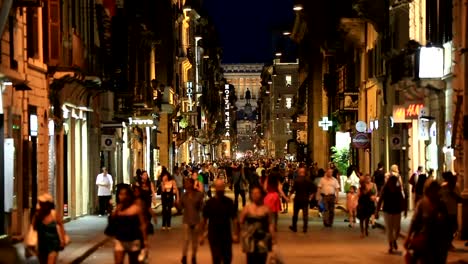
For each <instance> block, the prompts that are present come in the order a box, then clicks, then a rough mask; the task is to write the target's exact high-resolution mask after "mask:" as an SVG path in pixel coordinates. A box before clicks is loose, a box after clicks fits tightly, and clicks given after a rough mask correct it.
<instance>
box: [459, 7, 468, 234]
mask: <svg viewBox="0 0 468 264" xmlns="http://www.w3.org/2000/svg"><path fill="white" fill-rule="evenodd" d="M458 7H459V8H460V9H461V11H462V12H458V14H461V18H460V23H461V25H462V26H461V28H462V30H461V32H462V35H463V36H462V41H461V44H462V45H461V46H462V47H464V48H465V49H466V48H468V32H467V31H468V0H463V4H462V3H461V0H460V4H459V5H458ZM461 60H462V61H461V64H460V65H461V66H460V67H461V73H462V74H460V75H459V78H461V80H460V84H461V87H463V88H464V95H463V97H464V99H463V112H464V113H463V114H464V118H463V119H464V120H467V119H468V80H467V78H468V77H467V76H468V65H467V63H468V52H466V51H465V52H464V53H463V54H462V59H461ZM465 125H466V124H465ZM464 129H468V128H467V127H466V126H465V127H464ZM463 132H464V134H465V133H466V132H465V131H463ZM467 152H468V138H467V137H466V136H465V137H464V138H463V173H462V175H463V179H464V180H463V192H462V196H463V198H464V201H463V207H462V208H463V210H462V214H461V220H462V221H461V223H462V226H461V237H462V239H468V153H467Z"/></svg>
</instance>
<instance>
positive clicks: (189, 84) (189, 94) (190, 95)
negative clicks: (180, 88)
mask: <svg viewBox="0 0 468 264" xmlns="http://www.w3.org/2000/svg"><path fill="white" fill-rule="evenodd" d="M187 98H188V111H189V112H192V110H193V104H192V101H193V87H192V82H187Z"/></svg>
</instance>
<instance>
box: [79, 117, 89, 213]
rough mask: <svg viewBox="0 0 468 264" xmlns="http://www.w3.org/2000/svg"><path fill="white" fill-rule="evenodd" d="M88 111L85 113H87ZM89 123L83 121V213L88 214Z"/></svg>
mask: <svg viewBox="0 0 468 264" xmlns="http://www.w3.org/2000/svg"><path fill="white" fill-rule="evenodd" d="M85 114H86V113H84V115H85ZM87 125H88V123H87V122H86V119H83V120H82V121H81V161H82V162H81V168H82V169H81V180H82V182H81V193H82V204H81V213H82V214H83V215H86V214H88V213H89V208H88V205H89V193H90V192H89V186H90V175H89V163H90V162H89V161H90V159H89V150H88V127H87Z"/></svg>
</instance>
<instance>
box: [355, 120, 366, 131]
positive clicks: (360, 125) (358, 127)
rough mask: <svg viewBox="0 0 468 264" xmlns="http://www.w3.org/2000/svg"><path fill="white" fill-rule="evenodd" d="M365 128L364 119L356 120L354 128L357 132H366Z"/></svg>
mask: <svg viewBox="0 0 468 264" xmlns="http://www.w3.org/2000/svg"><path fill="white" fill-rule="evenodd" d="M366 129H367V124H366V122H364V121H358V122H357V123H356V130H357V132H361V133H363V132H366Z"/></svg>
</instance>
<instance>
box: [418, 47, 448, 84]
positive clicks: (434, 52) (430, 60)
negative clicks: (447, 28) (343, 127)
mask: <svg viewBox="0 0 468 264" xmlns="http://www.w3.org/2000/svg"><path fill="white" fill-rule="evenodd" d="M419 52H420V53H419V78H427V79H434V78H442V77H443V76H444V49H443V48H439V47H421V49H420V50H419Z"/></svg>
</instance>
